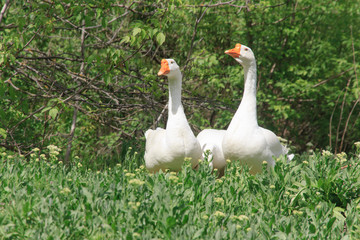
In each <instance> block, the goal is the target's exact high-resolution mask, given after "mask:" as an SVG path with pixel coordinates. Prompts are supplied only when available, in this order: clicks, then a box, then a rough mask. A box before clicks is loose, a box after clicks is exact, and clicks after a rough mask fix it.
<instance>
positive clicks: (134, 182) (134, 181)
mask: <svg viewBox="0 0 360 240" xmlns="http://www.w3.org/2000/svg"><path fill="white" fill-rule="evenodd" d="M129 183H130V184H132V185H135V186H142V185H144V184H145V182H144V181H141V180H140V179H131V180H130V181H129Z"/></svg>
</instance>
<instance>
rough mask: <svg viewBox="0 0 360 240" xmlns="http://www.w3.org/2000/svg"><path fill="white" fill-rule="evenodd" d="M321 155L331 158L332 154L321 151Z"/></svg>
mask: <svg viewBox="0 0 360 240" xmlns="http://www.w3.org/2000/svg"><path fill="white" fill-rule="evenodd" d="M321 155H322V156H332V155H333V154H332V153H331V152H330V151H328V150H322V152H321Z"/></svg>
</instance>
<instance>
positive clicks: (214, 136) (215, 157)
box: [196, 129, 226, 177]
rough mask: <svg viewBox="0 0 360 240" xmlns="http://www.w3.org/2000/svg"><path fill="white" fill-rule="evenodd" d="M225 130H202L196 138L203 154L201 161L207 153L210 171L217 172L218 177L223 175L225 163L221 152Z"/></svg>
mask: <svg viewBox="0 0 360 240" xmlns="http://www.w3.org/2000/svg"><path fill="white" fill-rule="evenodd" d="M225 133H226V130H217V129H204V130H202V131H201V132H200V133H199V134H198V136H197V137H196V138H197V139H198V141H199V143H200V146H201V150H202V152H203V154H202V159H204V157H205V154H206V152H207V151H209V155H208V161H209V166H210V167H211V169H218V170H219V177H222V176H223V175H224V171H225V167H226V161H225V158H224V154H223V151H222V141H223V138H224V136H225Z"/></svg>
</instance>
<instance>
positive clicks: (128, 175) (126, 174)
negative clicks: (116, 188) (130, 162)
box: [125, 172, 135, 177]
mask: <svg viewBox="0 0 360 240" xmlns="http://www.w3.org/2000/svg"><path fill="white" fill-rule="evenodd" d="M125 177H135V174H134V173H129V172H128V173H125Z"/></svg>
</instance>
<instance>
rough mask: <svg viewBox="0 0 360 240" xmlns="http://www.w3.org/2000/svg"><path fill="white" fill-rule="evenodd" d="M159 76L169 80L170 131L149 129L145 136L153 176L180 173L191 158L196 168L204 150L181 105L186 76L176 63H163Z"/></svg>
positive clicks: (168, 127)
mask: <svg viewBox="0 0 360 240" xmlns="http://www.w3.org/2000/svg"><path fill="white" fill-rule="evenodd" d="M158 75H159V76H161V75H165V76H167V77H168V80H169V107H168V120H167V123H166V129H163V128H157V129H156V130H152V129H149V130H147V131H146V132H145V138H146V147H145V156H144V158H145V165H146V168H147V169H148V170H149V171H150V172H157V171H159V170H160V169H162V170H165V169H170V170H172V171H179V170H180V169H181V166H182V164H183V163H184V159H185V158H191V164H192V167H193V168H196V167H197V165H198V163H199V159H200V158H201V148H200V144H199V142H198V140H197V139H196V138H195V136H194V133H193V132H192V130H191V128H190V126H189V123H188V121H187V119H186V116H185V113H184V108H183V106H182V104H181V82H182V75H181V72H180V68H179V66H178V65H177V64H176V62H175V61H174V60H173V59H162V60H161V69H160V71H159V73H158Z"/></svg>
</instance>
